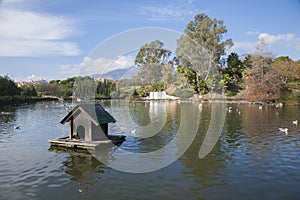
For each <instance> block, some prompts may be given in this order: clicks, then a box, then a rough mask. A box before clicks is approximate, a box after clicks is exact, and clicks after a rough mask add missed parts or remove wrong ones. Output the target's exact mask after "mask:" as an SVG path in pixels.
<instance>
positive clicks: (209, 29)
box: [184, 14, 233, 63]
mask: <svg viewBox="0 0 300 200" xmlns="http://www.w3.org/2000/svg"><path fill="white" fill-rule="evenodd" d="M184 32H185V34H186V35H187V36H189V37H190V38H192V39H194V40H195V41H196V42H197V43H198V44H199V45H200V46H201V47H204V48H205V49H206V50H208V51H209V52H210V53H212V55H213V61H214V62H215V63H219V61H220V57H221V56H222V55H224V54H225V49H226V48H228V47H230V46H232V44H233V43H232V40H231V39H227V40H224V41H223V40H222V39H223V35H224V34H225V33H227V29H226V26H224V24H223V20H217V19H211V18H209V17H208V16H207V15H205V14H198V15H196V16H195V17H194V20H193V21H191V22H190V23H189V24H188V25H187V26H186V28H185V31H184Z"/></svg>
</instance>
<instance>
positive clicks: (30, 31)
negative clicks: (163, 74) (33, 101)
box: [0, 0, 300, 80]
mask: <svg viewBox="0 0 300 200" xmlns="http://www.w3.org/2000/svg"><path fill="white" fill-rule="evenodd" d="M0 2H1V3H0V44H1V45H0V75H5V74H8V75H9V76H11V77H12V78H14V79H17V80H22V79H24V80H25V79H40V78H45V79H58V78H59V79H63V78H66V77H69V76H72V75H76V74H78V70H79V69H80V67H82V66H84V65H86V64H97V65H101V64H104V63H105V62H108V61H110V60H109V59H108V58H106V60H103V59H102V60H101V59H99V60H97V61H93V62H91V61H90V60H89V59H88V54H89V53H90V52H91V51H92V50H93V49H94V48H95V47H96V46H97V45H98V44H99V43H101V42H103V41H105V40H106V39H107V38H109V37H111V36H113V35H116V34H119V33H120V32H124V31H128V30H131V29H135V28H143V27H161V28H167V29H172V30H176V31H179V32H183V31H184V28H185V26H186V25H187V24H188V22H189V21H191V20H193V17H194V16H195V15H196V14H198V13H205V14H207V15H208V16H209V17H211V18H217V19H222V20H224V24H225V25H226V27H227V29H228V32H227V34H226V37H228V38H231V39H232V40H233V42H234V44H235V45H234V46H233V47H232V49H231V51H235V52H237V53H239V54H240V55H242V54H244V53H251V52H253V51H254V47H255V44H256V43H257V42H259V40H261V39H262V38H263V39H264V40H265V41H266V42H267V43H268V49H269V50H270V51H271V52H272V53H273V54H275V56H280V55H288V56H290V57H292V58H293V59H295V60H299V59H300V28H299V27H300V22H299V19H300V12H299V11H300V1H299V0H251V1H250V0H248V1H243V0H226V1H225V0H172V1H166V0H143V1H141V0H134V1H124V0H123V1H119V0H115V1H112V0H110V1H100V0H97V1H96V0H89V1H82V0H81V1H80V0H75V1H74V0H64V1H61V0H51V1H46V0H2V1H0ZM86 62H87V63H86ZM132 62H133V58H132V57H130V56H129V57H126V56H120V57H119V58H118V59H117V61H116V63H119V64H120V63H121V65H122V67H123V68H124V67H126V66H130V65H132Z"/></svg>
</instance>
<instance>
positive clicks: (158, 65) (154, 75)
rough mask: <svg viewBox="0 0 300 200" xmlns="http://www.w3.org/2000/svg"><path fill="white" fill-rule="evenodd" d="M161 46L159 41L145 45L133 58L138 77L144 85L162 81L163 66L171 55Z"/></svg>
mask: <svg viewBox="0 0 300 200" xmlns="http://www.w3.org/2000/svg"><path fill="white" fill-rule="evenodd" d="M163 45H164V44H163V43H162V42H161V41H159V40H155V41H153V42H150V43H149V44H145V45H144V46H142V47H141V48H140V50H139V52H138V54H137V56H136V58H135V64H136V65H137V66H138V67H140V72H139V73H138V77H139V78H140V80H142V81H143V83H144V84H146V85H147V84H152V83H157V82H159V81H161V80H162V76H163V75H162V69H163V66H164V65H165V64H167V63H168V58H169V56H170V55H171V51H170V50H167V49H165V48H163Z"/></svg>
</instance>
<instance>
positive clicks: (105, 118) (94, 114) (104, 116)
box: [60, 104, 116, 124]
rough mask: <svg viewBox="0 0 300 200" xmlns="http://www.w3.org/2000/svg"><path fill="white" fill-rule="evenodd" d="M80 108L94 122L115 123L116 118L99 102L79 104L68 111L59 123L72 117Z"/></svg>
mask: <svg viewBox="0 0 300 200" xmlns="http://www.w3.org/2000/svg"><path fill="white" fill-rule="evenodd" d="M78 110H82V111H84V112H85V113H87V114H88V115H89V116H90V117H91V118H92V119H93V120H94V121H95V122H96V123H99V124H107V123H111V122H113V123H115V122H116V120H115V118H114V117H113V116H111V115H110V114H109V113H108V112H107V111H106V110H105V109H104V108H103V107H102V106H101V105H100V104H79V105H77V106H75V107H74V108H73V110H72V111H71V112H69V113H68V114H67V115H66V116H65V117H64V118H63V119H62V120H61V122H60V123H62V124H64V123H66V122H68V121H70V119H71V118H72V116H73V115H74V114H75V113H76V112H77V111H78Z"/></svg>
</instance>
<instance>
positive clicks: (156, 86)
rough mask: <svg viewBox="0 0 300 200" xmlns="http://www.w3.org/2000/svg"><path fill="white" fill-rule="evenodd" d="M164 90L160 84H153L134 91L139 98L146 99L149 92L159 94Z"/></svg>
mask: <svg viewBox="0 0 300 200" xmlns="http://www.w3.org/2000/svg"><path fill="white" fill-rule="evenodd" d="M165 89H166V88H165V87H164V84H163V83H162V82H158V83H153V84H150V85H145V86H144V85H143V86H141V87H138V88H137V89H136V90H135V91H136V92H137V93H138V95H139V96H140V97H147V96H149V93H150V92H161V91H164V90H165Z"/></svg>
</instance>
